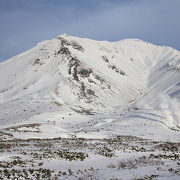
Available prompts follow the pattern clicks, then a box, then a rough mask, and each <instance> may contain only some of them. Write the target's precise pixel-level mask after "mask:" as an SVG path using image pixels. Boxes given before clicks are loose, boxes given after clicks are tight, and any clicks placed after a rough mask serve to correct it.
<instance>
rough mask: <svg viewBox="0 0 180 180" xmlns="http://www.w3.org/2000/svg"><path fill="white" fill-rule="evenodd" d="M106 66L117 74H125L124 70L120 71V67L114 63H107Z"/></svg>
mask: <svg viewBox="0 0 180 180" xmlns="http://www.w3.org/2000/svg"><path fill="white" fill-rule="evenodd" d="M108 68H110V69H112V70H113V71H115V72H116V73H119V74H121V75H123V76H125V72H124V71H122V70H121V69H118V68H117V67H116V66H115V65H108Z"/></svg>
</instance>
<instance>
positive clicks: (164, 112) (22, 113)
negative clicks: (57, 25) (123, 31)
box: [0, 35, 180, 141]
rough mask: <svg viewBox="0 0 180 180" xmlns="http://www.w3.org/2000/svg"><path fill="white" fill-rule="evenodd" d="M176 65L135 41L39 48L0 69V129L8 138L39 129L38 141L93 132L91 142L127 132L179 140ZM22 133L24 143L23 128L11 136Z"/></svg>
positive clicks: (61, 42) (179, 74)
mask: <svg viewBox="0 0 180 180" xmlns="http://www.w3.org/2000/svg"><path fill="white" fill-rule="evenodd" d="M179 62H180V52H179V51H177V50H174V49H172V48H170V47H160V46H155V45H152V44H150V43H146V42H143V41H141V40H138V39H126V40H121V41H118V42H107V41H94V40H90V39H82V38H77V37H72V36H68V35H60V36H58V37H57V38H55V39H52V40H48V41H44V42H41V43H39V44H38V45H37V46H35V47H34V48H32V49H31V50H29V51H27V52H25V53H23V54H20V55H17V56H15V57H12V58H11V59H9V60H7V61H5V62H3V63H0V76H1V77H2V78H1V81H0V103H1V104H0V114H1V115H0V116H1V119H0V122H1V124H2V126H1V129H2V130H3V129H5V131H6V132H8V133H9V132H10V133H12V131H10V130H9V129H8V128H10V127H13V126H18V125H19V126H20V125H21V126H22V125H23V124H24V125H25V124H33V123H34V124H36V123H38V124H39V125H38V126H39V127H38V128H39V130H38V133H37V136H36V137H43V136H44V137H48V135H47V134H48V132H49V133H50V132H51V133H50V134H51V135H50V137H61V136H64V135H65V136H68V133H69V134H72V133H75V134H76V136H79V137H83V136H86V135H85V134H88V133H89V136H91V133H94V131H97V132H96V133H95V134H96V136H97V137H98V136H102V137H104V136H105V137H107V136H109V135H118V134H131V133H132V134H134V135H137V136H147V137H149V138H152V139H153V138H155V139H156V137H155V134H154V133H155V132H156V131H158V138H159V139H164V138H165V139H169V138H170V137H171V136H173V139H174V141H177V140H178V139H179V131H177V130H178V129H179V127H180V114H179V113H180V111H179V109H180V71H179ZM65 112H67V113H69V114H73V115H71V120H70V122H69V120H68V119H66V115H63V116H65V117H64V120H63V122H61V121H60V119H61V116H62V114H63V113H65ZM74 113H75V114H74ZM89 115H92V116H89ZM86 116H87V117H86ZM52 119H53V121H54V124H53V123H52ZM80 119H84V120H83V122H81V123H79V121H78V120H80ZM105 119H110V120H111V121H109V120H107V121H105ZM74 123H75V124H74ZM45 124H46V125H45ZM63 124H64V125H63ZM67 124H69V125H67ZM48 126H49V127H50V126H51V128H48ZM62 126H63V127H62ZM73 126H74V127H76V128H77V129H76V128H73ZM169 128H170V129H169ZM85 129H86V130H85ZM132 129H134V130H132ZM172 129H174V130H176V131H173V130H172ZM21 130H22V132H23V136H24V137H25V135H24V132H25V130H24V129H23V128H22V127H21V129H19V130H18V131H17V132H14V133H12V134H13V135H14V137H18V138H20V137H22V138H23V136H22V133H20V132H21ZM32 132H33V130H32ZM146 132H147V133H146ZM18 133H20V134H19V135H18ZM40 133H42V134H43V135H40ZM27 134H28V133H27ZM45 134H46V135H45ZM63 134H64V135H63ZM78 134H79V135H78ZM148 134H149V135H150V134H152V135H150V136H149V135H148ZM27 136H28V138H30V137H31V133H30V134H29V135H27ZM32 137H34V135H32ZM86 137H87V136H86Z"/></svg>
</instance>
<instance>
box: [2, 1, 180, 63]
mask: <svg viewBox="0 0 180 180" xmlns="http://www.w3.org/2000/svg"><path fill="white" fill-rule="evenodd" d="M179 9H180V0H0V62H1V61H4V60H7V59H8V58H10V57H12V56H15V55H17V54H19V53H22V52H24V51H26V50H28V49H30V48H32V47H33V46H35V45H36V44H37V43H38V42H40V41H43V40H47V39H52V38H55V37H56V36H57V35H60V34H63V33H66V34H68V35H72V36H78V37H86V38H91V39H95V40H107V41H119V40H121V39H126V38H136V39H141V40H144V41H147V42H150V43H153V44H156V45H165V46H171V47H173V48H175V49H178V50H180V10H179Z"/></svg>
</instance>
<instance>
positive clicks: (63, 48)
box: [57, 47, 71, 55]
mask: <svg viewBox="0 0 180 180" xmlns="http://www.w3.org/2000/svg"><path fill="white" fill-rule="evenodd" d="M57 54H66V55H70V54H71V52H70V51H69V49H68V48H67V47H62V48H61V49H60V50H59V51H58V52H57Z"/></svg>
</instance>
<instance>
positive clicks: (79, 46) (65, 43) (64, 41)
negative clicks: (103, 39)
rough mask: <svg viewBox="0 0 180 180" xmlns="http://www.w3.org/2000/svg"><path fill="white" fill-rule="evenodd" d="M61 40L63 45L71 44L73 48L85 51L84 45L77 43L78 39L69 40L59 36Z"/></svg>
mask: <svg viewBox="0 0 180 180" xmlns="http://www.w3.org/2000/svg"><path fill="white" fill-rule="evenodd" d="M59 39H60V40H61V45H62V46H63V47H64V46H71V47H72V48H74V49H76V50H78V51H81V52H84V49H83V47H82V46H81V45H80V44H79V43H77V42H76V41H70V42H69V41H67V40H66V39H64V38H59Z"/></svg>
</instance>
